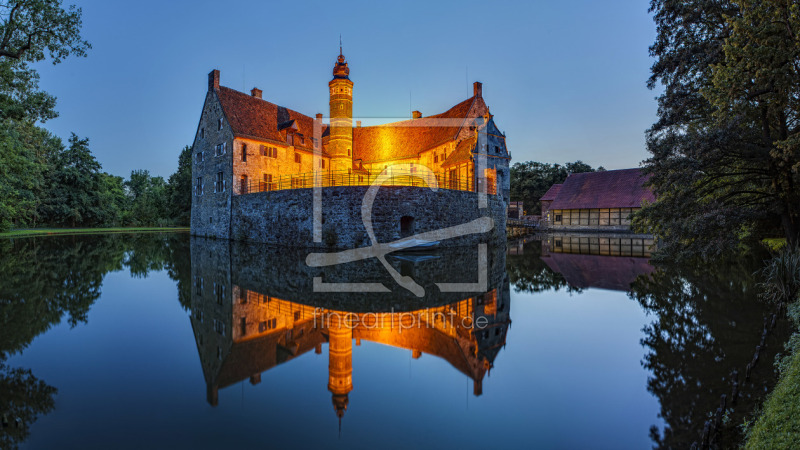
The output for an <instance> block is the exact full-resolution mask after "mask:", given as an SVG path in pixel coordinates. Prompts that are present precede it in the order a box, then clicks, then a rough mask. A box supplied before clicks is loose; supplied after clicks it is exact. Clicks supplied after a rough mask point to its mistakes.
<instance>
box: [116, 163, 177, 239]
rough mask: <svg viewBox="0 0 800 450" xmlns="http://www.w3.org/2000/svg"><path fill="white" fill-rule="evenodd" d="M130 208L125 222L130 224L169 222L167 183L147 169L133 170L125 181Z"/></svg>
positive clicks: (161, 223)
mask: <svg viewBox="0 0 800 450" xmlns="http://www.w3.org/2000/svg"><path fill="white" fill-rule="evenodd" d="M124 184H125V189H126V191H127V195H128V198H129V199H130V210H129V212H128V218H127V222H129V223H130V224H132V225H146V226H164V225H167V224H168V223H169V219H167V217H168V211H167V184H166V183H165V182H164V179H163V178H161V177H153V176H151V175H150V172H149V171H147V170H134V171H132V172H131V177H130V179H129V180H128V181H126V182H125V183H124Z"/></svg>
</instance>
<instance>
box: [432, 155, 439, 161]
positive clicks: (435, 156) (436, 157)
mask: <svg viewBox="0 0 800 450" xmlns="http://www.w3.org/2000/svg"><path fill="white" fill-rule="evenodd" d="M433 162H435V163H438V162H439V155H437V154H435V153H434V155H433Z"/></svg>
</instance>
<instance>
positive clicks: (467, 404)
mask: <svg viewBox="0 0 800 450" xmlns="http://www.w3.org/2000/svg"><path fill="white" fill-rule="evenodd" d="M582 239H583V240H582ZM641 244H642V243H641V242H638V243H637V242H630V241H619V240H616V241H615V240H610V241H609V240H598V239H588V238H576V237H570V236H562V237H551V238H550V239H547V240H545V241H531V242H528V243H524V244H523V243H518V244H514V245H511V246H510V247H509V248H508V250H506V249H491V248H490V249H488V254H487V257H486V261H487V264H486V265H485V267H486V269H485V272H484V275H485V276H484V279H485V280H486V283H485V284H484V286H483V289H482V290H481V292H477V293H475V292H473V293H467V294H464V293H441V292H440V290H439V288H438V287H437V285H436V283H473V284H474V283H475V281H478V280H480V278H481V268H480V267H482V266H481V264H479V261H480V259H479V255H478V252H477V250H476V249H451V250H442V251H439V252H437V253H436V254H433V255H430V256H433V258H427V259H426V258H404V259H403V258H393V257H390V258H389V260H390V261H389V262H390V264H391V265H392V267H393V268H395V269H396V270H397V272H398V273H399V274H401V275H404V276H409V277H411V278H412V279H414V280H415V281H416V282H417V283H419V284H420V285H421V286H422V287H424V289H425V293H426V294H425V296H424V297H422V298H418V297H416V296H414V295H412V294H411V293H410V292H408V291H405V290H403V289H402V288H399V287H398V286H397V283H395V282H394V281H393V280H392V279H391V278H390V277H389V276H388V275H387V272H386V270H384V268H383V267H381V266H380V264H379V263H377V262H375V261H366V262H361V263H351V264H348V265H344V266H339V267H333V268H328V269H326V270H324V271H319V272H313V271H312V270H311V269H310V268H308V267H307V266H306V265H305V264H304V258H305V256H306V255H305V254H302V253H294V252H291V251H287V250H282V249H271V248H267V247H257V246H243V245H240V244H230V243H228V242H221V241H213V240H205V239H197V238H190V237H189V236H188V235H184V234H129V235H97V236H81V237H65V236H62V237H46V238H27V239H17V240H14V241H11V240H7V241H0V255H2V261H0V266H2V267H1V269H2V272H0V322H1V323H0V325H1V326H2V328H0V414H2V418H3V425H2V429H0V446H1V447H2V448H16V447H20V448H142V447H150V448H174V447H191V448H231V447H237V446H241V447H246V446H257V447H259V448H260V447H267V446H270V447H278V448H283V447H288V446H293V447H298V448H307V447H311V446H316V447H323V448H327V447H335V448H373V447H387V448H409V447H417V448H419V447H423V448H426V447H430V448H432V447H438V448H455V447H458V448H491V447H510V448H530V447H532V446H539V447H543V448H614V449H619V448H649V447H653V446H655V447H663V448H668V447H688V446H689V445H691V443H692V442H695V441H698V440H700V439H702V433H703V427H704V423H705V422H706V421H707V420H709V419H712V420H713V416H714V413H715V411H716V410H717V408H719V407H720V399H721V396H722V395H723V394H724V395H726V396H727V399H728V400H726V403H725V405H724V408H725V410H726V411H727V414H726V417H725V419H724V420H723V421H721V422H720V425H719V426H718V429H719V432H718V433H717V435H716V437H715V438H714V439H716V441H715V442H716V444H717V445H719V446H722V447H724V446H728V445H734V443H735V442H737V440H738V439H739V438H740V437H739V432H738V425H739V424H740V423H741V422H742V421H743V420H744V419H745V418H746V417H747V416H748V414H750V411H751V410H752V409H753V406H754V405H756V404H758V403H759V402H760V401H761V399H762V397H763V393H764V391H765V390H766V389H768V388H769V387H771V386H772V384H773V383H774V374H773V370H772V360H773V359H774V355H775V353H776V352H777V351H779V350H780V347H781V342H783V340H784V339H785V338H786V335H787V333H788V329H787V326H786V324H785V323H784V322H783V321H782V320H778V321H777V324H776V326H775V327H772V326H771V325H770V326H769V329H770V332H769V333H768V335H767V337H766V338H765V340H764V346H763V347H764V349H765V350H764V351H762V353H761V356H760V358H761V359H760V360H761V361H762V362H761V363H759V364H757V365H755V366H754V367H753V369H752V370H751V374H750V378H749V380H745V377H744V372H745V367H746V366H747V364H748V362H750V361H751V359H752V357H753V352H754V349H755V348H756V346H757V345H759V344H760V343H761V336H762V329H763V327H764V322H765V320H766V321H767V322H769V321H770V315H771V313H772V311H771V310H770V308H769V307H768V306H767V305H763V304H761V303H759V302H758V301H757V300H756V286H755V283H756V280H754V279H753V272H754V271H755V268H756V267H758V263H759V261H758V258H753V259H752V260H746V261H745V260H741V261H737V262H735V263H729V264H726V265H724V267H720V268H715V267H674V266H670V265H651V264H650V262H649V261H648V258H647V256H648V255H647V253H646V251H644V247H643V246H642V245H641ZM315 277H317V278H318V281H317V282H318V283H319V282H322V283H328V284H329V283H335V282H356V281H357V282H371V283H381V284H383V285H385V286H387V287H388V288H389V289H390V290H391V291H392V292H389V293H375V294H363V293H361V294H349V293H343V292H327V293H321V292H315V290H314V287H313V286H314V278H315ZM764 361H766V362H764ZM734 371H738V375H737V374H736V373H735V372H734ZM732 374H733V375H732ZM734 378H735V379H736V380H737V382H738V384H737V388H736V389H737V390H736V392H737V395H736V399H735V401H731V400H730V399H732V398H733V397H732V396H731V395H732V392H731V391H732V386H733V379H734Z"/></svg>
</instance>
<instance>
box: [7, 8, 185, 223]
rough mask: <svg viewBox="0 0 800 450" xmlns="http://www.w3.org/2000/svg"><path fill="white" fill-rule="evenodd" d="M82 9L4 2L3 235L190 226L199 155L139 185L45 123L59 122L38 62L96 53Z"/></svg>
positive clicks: (140, 177)
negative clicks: (25, 230)
mask: <svg viewBox="0 0 800 450" xmlns="http://www.w3.org/2000/svg"><path fill="white" fill-rule="evenodd" d="M80 29H81V10H80V9H79V8H75V7H69V8H66V9H65V8H63V7H62V5H61V2H60V1H58V0H19V1H3V0H0V231H3V230H7V229H9V228H11V227H24V226H40V225H47V226H71V227H74V226H125V225H147V226H163V225H188V223H189V210H190V207H191V154H190V153H191V150H186V149H184V150H183V152H182V153H181V156H180V158H179V169H178V171H177V172H176V173H175V174H174V175H173V176H172V177H170V183H166V182H165V181H164V179H163V178H161V177H153V176H151V175H150V174H149V172H147V171H134V172H133V173H132V174H131V179H130V180H128V181H125V180H123V179H122V178H121V177H118V176H114V175H110V174H108V173H105V172H102V170H101V169H102V168H101V166H100V163H99V162H98V161H97V159H96V158H95V157H94V155H92V152H91V150H90V148H89V140H88V139H86V138H79V137H78V136H76V135H75V134H73V135H72V136H71V137H70V138H69V145H68V146H64V144H63V142H62V141H61V139H59V138H58V137H56V136H53V135H52V134H51V133H49V132H48V131H47V130H45V129H44V128H42V127H41V126H39V125H38V123H40V122H44V121H46V120H48V119H51V118H53V117H56V116H57V113H56V111H55V98H54V97H53V96H51V95H50V94H47V93H46V92H42V91H40V90H39V86H38V79H39V75H38V73H37V72H36V71H35V70H34V69H32V68H31V67H30V64H32V63H37V62H40V61H44V60H49V61H51V62H53V63H54V64H56V63H59V62H61V60H62V59H64V58H66V57H68V56H70V55H74V56H85V55H86V51H87V50H88V49H89V48H90V47H91V46H90V45H89V43H88V42H86V41H85V40H83V39H82V38H81V36H80Z"/></svg>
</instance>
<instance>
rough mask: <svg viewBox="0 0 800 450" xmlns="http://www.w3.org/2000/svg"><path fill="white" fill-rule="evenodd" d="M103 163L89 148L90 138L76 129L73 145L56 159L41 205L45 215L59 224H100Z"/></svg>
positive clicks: (70, 141)
mask: <svg viewBox="0 0 800 450" xmlns="http://www.w3.org/2000/svg"><path fill="white" fill-rule="evenodd" d="M100 167H101V166H100V163H99V162H97V159H95V157H94V155H92V152H91V151H90V150H89V139H86V138H84V139H81V138H79V137H78V136H76V135H75V134H74V133H73V134H72V136H70V138H69V147H68V148H66V149H64V150H63V151H62V152H61V153H60V154H59V155H58V156H57V158H56V159H55V164H54V166H53V168H52V169H51V171H50V174H49V177H48V180H47V182H48V184H49V190H48V193H47V195H46V197H45V199H44V200H43V202H42V205H41V207H40V211H41V215H42V218H43V219H44V220H45V221H46V222H48V223H52V224H58V225H69V226H73V227H74V226H78V225H96V224H99V223H100V222H102V218H103V213H102V208H101V206H100Z"/></svg>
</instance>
